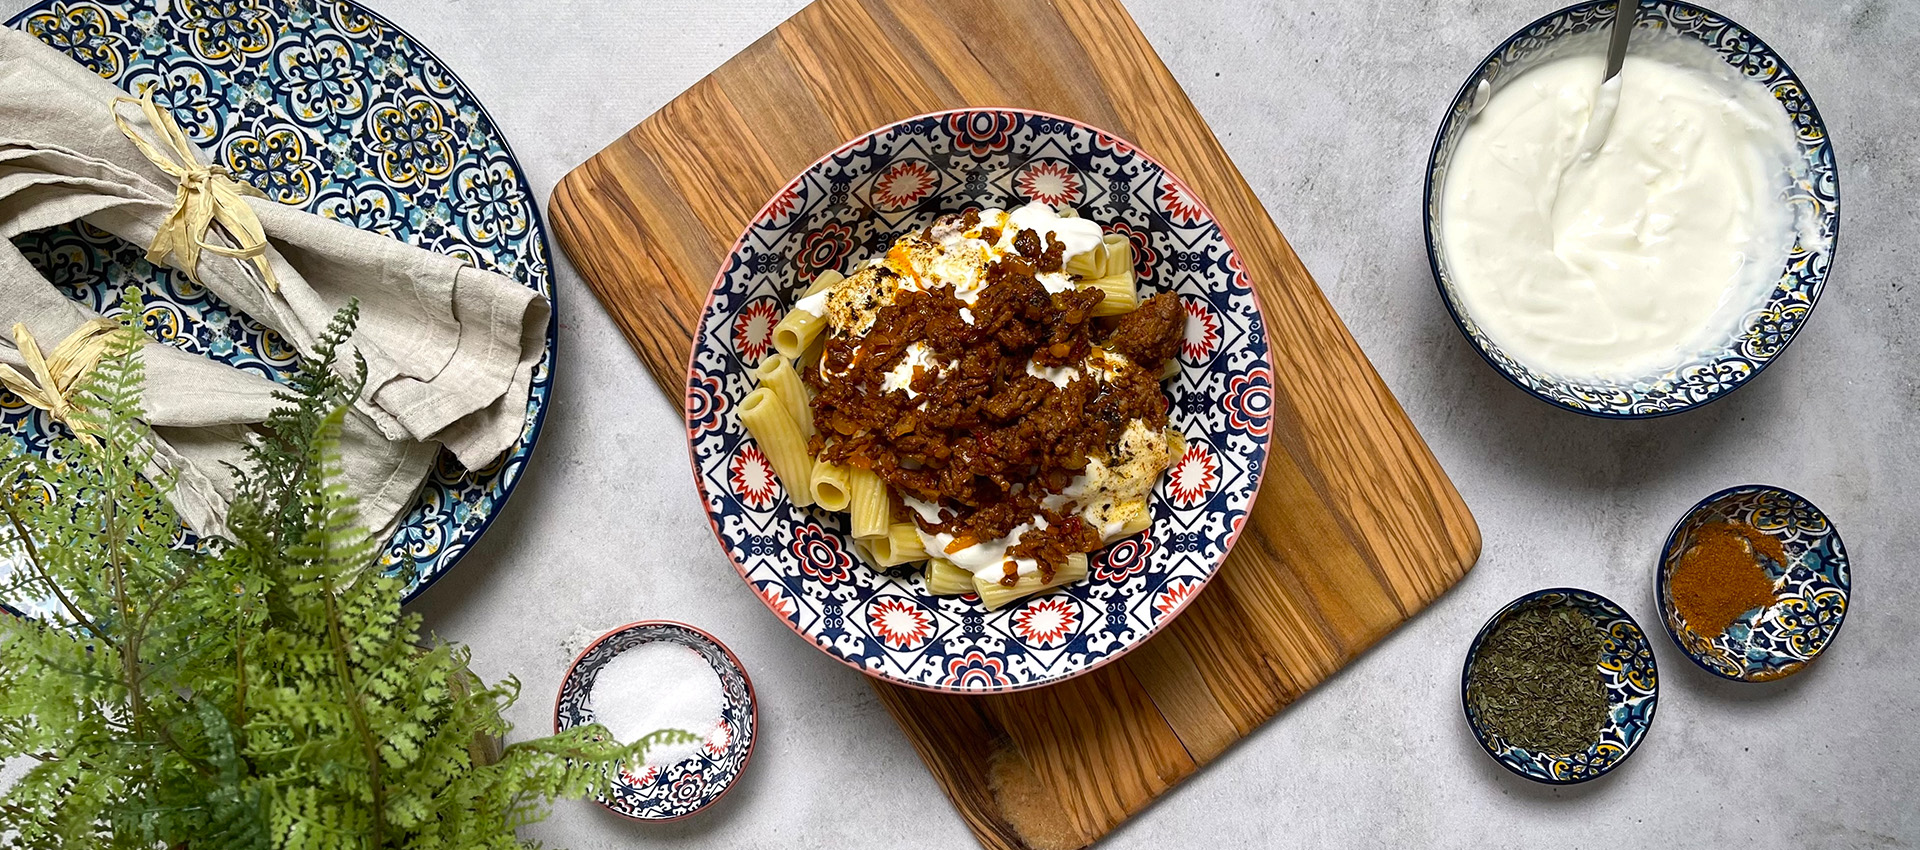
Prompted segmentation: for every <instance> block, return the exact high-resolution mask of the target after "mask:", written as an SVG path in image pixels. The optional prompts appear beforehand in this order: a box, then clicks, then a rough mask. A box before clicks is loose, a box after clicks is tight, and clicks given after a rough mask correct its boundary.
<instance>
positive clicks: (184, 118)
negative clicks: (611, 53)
mask: <svg viewBox="0 0 1920 850" xmlns="http://www.w3.org/2000/svg"><path fill="white" fill-rule="evenodd" d="M9 25H11V26H14V27H17V28H19V29H22V30H25V31H26V32H29V33H32V34H33V35H34V36H35V37H37V38H39V39H40V40H42V41H45V42H46V43H48V44H51V45H53V46H55V47H58V48H60V49H61V50H64V51H66V53H67V54H68V55H69V56H72V57H74V58H75V59H76V60H78V61H79V62H81V63H82V64H84V65H86V66H87V67H89V68H92V69H93V70H95V71H97V72H99V73H100V75H101V76H102V77H104V78H106V79H107V80H109V81H111V82H113V83H114V84H116V85H119V86H120V87H122V88H125V89H128V90H138V89H144V88H152V89H153V90H154V92H155V99H156V100H157V101H159V102H160V103H161V104H162V105H164V106H167V107H170V108H171V109H172V111H173V115H174V118H175V119H176V120H178V121H179V122H180V127H181V128H182V130H184V131H185V132H186V134H187V137H188V138H190V139H192V140H193V141H194V142H195V143H196V144H198V145H199V146H200V147H201V148H202V149H203V150H205V151H206V152H207V153H208V155H209V156H210V157H211V158H212V160H213V162H215V163H216V164H220V165H224V166H226V167H227V168H229V169H231V170H232V171H233V172H234V173H235V175H237V176H238V177H239V178H241V179H243V180H246V181H247V182H250V183H252V184H253V185H255V186H257V187H259V188H260V189H261V190H262V191H264V192H266V193H267V194H268V195H269V196H270V197H272V198H274V199H276V200H278V201H280V202H281V203H286V204H292V205H296V206H300V207H303V208H305V209H306V210H308V211H310V212H314V213H318V214H320V215H324V216H327V217H329V218H333V219H337V220H340V221H344V222H347V223H349V224H352V225H353V226H355V227H358V228H360V229H363V230H370V231H373V232H376V233H383V234H386V235H389V236H392V237H394V238H396V239H400V240H403V241H406V242H410V243H412V244H414V245H418V246H420V247H422V248H426V249H429V250H433V251H438V252H440V253H443V254H449V255H452V256H456V257H460V258H463V259H466V260H469V261H471V262H473V263H475V264H476V265H478V266H480V267H482V268H486V269H491V270H493V271H496V272H499V273H500V274H503V275H506V276H508V277H511V278H513V279H515V280H517V281H520V282H521V283H524V284H526V285H527V286H529V287H532V288H534V289H537V290H539V291H540V292H541V293H542V294H544V295H546V296H547V298H548V299H549V300H551V299H552V298H553V278H552V272H551V270H550V268H549V266H548V261H547V244H546V234H545V230H544V227H543V225H542V224H541V221H540V214H539V211H538V209H537V208H536V206H535V203H534V196H533V192H532V190H531V189H530V188H529V187H528V186H527V182H526V179H525V178H524V177H523V176H522V175H521V172H520V167H519V165H518V164H517V163H516V162H515V160H514V157H513V152H512V151H510V150H508V149H507V144H506V141H505V140H504V139H502V138H501V137H500V134H499V132H498V131H497V130H496V129H495V128H494V125H493V121H492V119H490V118H489V117H488V116H487V114H486V111H485V110H484V109H483V108H481V106H480V103H479V101H477V100H475V99H474V98H473V95H472V94H471V93H469V92H468V91H467V89H466V87H465V86H464V85H462V84H461V83H460V80H459V79H457V78H456V77H454V75H453V74H452V73H451V72H450V71H448V70H447V69H446V68H445V66H443V65H441V63H440V60H439V59H437V58H435V57H434V55H433V54H432V53H429V52H428V51H427V50H426V48H424V47H421V46H420V45H419V44H417V43H415V42H414V40H413V39H412V38H411V37H410V36H408V35H407V34H406V33H404V32H402V31H401V30H400V29H399V28H398V27H395V26H394V25H393V24H391V23H388V22H387V21H386V20H385V19H383V18H381V17H379V16H378V15H375V14H374V13H372V12H370V11H367V10H366V9H364V8H362V7H361V6H360V5H358V4H356V3H354V2H351V0H171V1H170V2H169V0H43V2H40V3H37V4H35V5H33V6H32V7H29V8H28V9H27V10H26V11H24V12H21V13H20V14H19V15H17V16H15V17H14V19H13V20H12V21H10V22H9ZM16 244H18V245H19V246H20V248H21V249H22V250H23V251H24V252H25V253H26V255H27V258H28V259H29V260H30V261H32V262H33V264H34V265H35V266H36V267H37V268H39V269H40V270H41V272H42V273H44V274H46V275H47V277H48V278H49V279H50V280H52V281H53V282H54V283H55V284H57V285H58V286H60V287H61V288H62V289H63V290H65V291H66V292H67V293H68V294H69V295H70V296H72V297H73V298H75V299H77V300H79V301H82V302H84V303H86V304H87V305H88V306H89V307H92V308H93V309H94V310H97V311H99V312H101V313H105V314H108V315H114V314H117V313H118V312H119V310H118V305H119V296H118V292H119V291H120V289H121V288H122V287H125V286H128V285H134V286H139V287H141V288H142V289H143V290H144V291H145V294H146V315H145V316H144V317H142V323H143V324H144V325H145V327H146V331H147V333H148V334H149V335H150V336H152V337H154V338H155V339H158V340H160V341H161V342H164V343H166V344H168V345H172V346H175V347H177V348H180V349H183V350H186V351H191V352H193V353H196V354H201V355H204V356H207V357H210V358H213V359H215V360H218V361H220V362H223V363H226V364H229V365H231V366H234V367H236V368H241V369H248V370H251V371H254V372H258V373H259V374H261V375H265V376H267V377H269V378H273V379H275V380H283V379H284V378H285V376H286V375H287V374H289V373H290V372H291V370H292V369H293V367H294V361H295V352H294V350H293V349H292V348H291V347H290V346H288V345H287V344H286V342H285V340H283V339H281V338H280V337H279V335H277V334H275V333H274V332H272V331H270V330H267V329H266V328H265V327H263V326H262V325H261V324H260V323H258V322H256V321H254V320H253V319H252V318H250V317H248V316H246V315H244V314H241V313H237V312H235V311H234V310H233V309H231V308H229V307H228V306H227V305H225V304H223V303H221V301H220V300H219V299H218V298H217V297H215V296H214V295H213V294H212V293H210V292H207V291H206V290H205V289H202V288H201V287H199V286H197V285H195V284H194V283H193V282H192V281H190V280H188V279H187V277H186V275H184V274H179V273H177V272H175V271H174V270H172V269H170V268H165V267H160V268H156V267H154V266H153V265H152V264H150V263H148V262H147V261H146V259H145V258H144V257H143V252H142V251H141V249H140V248H137V247H135V246H133V245H129V244H126V243H124V242H121V241H119V240H118V239H115V238H114V237H112V236H109V235H107V234H105V233H103V232H100V231H98V230H95V229H93V228H90V227H87V226H85V225H73V226H62V227H55V228H52V229H49V230H42V231H38V232H34V233H29V234H25V235H23V236H21V237H20V238H19V239H17V240H16ZM554 329H555V325H553V324H551V323H549V325H548V328H547V354H546V356H545V357H544V358H542V359H541V361H540V363H539V365H538V366H537V367H535V371H534V375H533V393H532V397H531V398H529V399H528V401H527V419H526V425H525V427H524V429H523V430H522V431H521V434H520V440H519V442H518V443H516V444H515V445H514V446H513V448H511V449H509V450H508V451H507V453H506V455H505V456H503V457H502V458H501V459H500V460H499V461H497V462H495V463H494V464H493V465H491V466H488V467H487V468H485V469H477V470H469V469H466V468H464V467H462V466H461V465H460V464H459V463H458V462H457V461H455V460H454V458H453V455H452V454H451V453H449V452H445V451H442V452H441V453H440V458H439V461H438V462H437V463H436V464H435V466H434V469H433V471H432V472H431V473H430V474H429V476H428V478H427V482H426V486H425V487H423V488H422V489H421V491H420V495H419V496H418V497H417V498H416V499H415V501H414V504H413V506H412V507H411V508H409V509H408V511H407V513H406V514H405V516H404V517H403V518H402V520H401V522H400V525H399V528H398V530H397V531H395V533H394V536H393V538H392V539H391V540H390V541H388V543H387V547H386V549H385V551H384V552H383V553H382V554H381V563H382V564H383V565H385V566H386V567H387V568H388V569H390V570H399V569H402V568H404V566H405V565H406V564H407V563H408V562H409V561H411V562H412V564H413V568H414V571H415V574H414V576H413V578H412V581H411V583H410V584H409V585H408V587H407V592H406V598H408V599H411V598H413V597H414V596H415V595H417V594H419V592H420V591H421V590H423V589H424V588H425V587H426V586H427V585H429V584H432V583H433V582H434V580H436V579H438V578H439V577H440V576H442V575H445V574H446V572H447V571H448V570H449V569H451V568H452V567H453V565H454V563H455V562H457V561H459V559H460V557H461V556H462V555H463V554H465V553H466V551H467V549H468V548H469V547H471V546H472V545H473V542H474V541H475V540H476V539H478V538H479V536H480V534H481V532H483V531H485V530H486V527H487V525H488V524H489V523H490V522H491V521H492V520H493V516H494V514H495V512H497V511H498V510H499V508H500V506H501V505H502V504H503V503H504V502H505V501H506V498H507V494H508V493H510V492H511V491H512V490H513V485H514V484H515V483H516V482H517V481H518V480H519V479H520V473H521V470H522V468H524V467H525V465H526V462H527V458H528V456H529V455H531V454H532V452H533V443H534V439H535V438H536V437H537V436H538V434H539V431H540V421H541V417H542V414H543V413H544V411H545V410H546V406H547V397H548V394H549V393H551V392H552V389H553V372H552V368H553V341H554ZM48 427H49V426H48V420H47V418H46V416H45V415H44V414H43V413H41V412H40V411H37V410H34V409H32V408H29V407H28V406H27V405H26V404H25V403H23V402H21V401H20V400H19V399H18V398H16V397H14V396H13V395H12V394H10V393H7V392H5V391H3V390H0V434H5V435H7V436H10V437H12V438H13V439H14V440H16V441H19V442H21V443H23V444H24V445H26V446H27V448H28V449H29V450H30V451H35V452H41V453H44V452H45V451H46V450H47V444H48V440H49V437H50V435H49V433H48ZM9 601H13V602H16V603H17V604H19V605H20V607H22V608H23V609H25V610H26V611H27V612H28V613H31V612H32V611H33V610H35V608H36V604H35V602H34V601H33V600H9Z"/></svg>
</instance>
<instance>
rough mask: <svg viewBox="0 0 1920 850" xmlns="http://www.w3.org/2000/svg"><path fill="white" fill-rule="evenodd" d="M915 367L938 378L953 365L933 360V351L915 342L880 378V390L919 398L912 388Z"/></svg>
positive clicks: (923, 344) (918, 394) (921, 343)
mask: <svg viewBox="0 0 1920 850" xmlns="http://www.w3.org/2000/svg"><path fill="white" fill-rule="evenodd" d="M915 366H924V367H926V369H927V371H929V372H932V373H933V374H934V375H935V376H939V375H943V374H946V371H947V370H948V369H951V368H953V366H954V364H952V363H941V362H940V361H938V360H935V359H933V349H931V348H928V347H927V344H926V343H924V342H916V343H914V344H912V345H909V346H907V351H906V355H905V356H903V357H901V358H900V362H899V363H896V364H894V367H893V368H892V369H889V370H887V374H885V375H882V376H881V377H880V389H881V390H882V391H885V392H893V391H894V390H903V391H905V392H906V394H907V398H910V399H911V398H919V397H920V393H919V392H917V391H915V390H914V388H913V367H915Z"/></svg>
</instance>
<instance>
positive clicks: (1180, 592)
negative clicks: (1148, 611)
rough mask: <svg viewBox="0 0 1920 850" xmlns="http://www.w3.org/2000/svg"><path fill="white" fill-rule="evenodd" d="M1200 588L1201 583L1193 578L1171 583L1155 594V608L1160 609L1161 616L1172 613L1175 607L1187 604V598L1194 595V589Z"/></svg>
mask: <svg viewBox="0 0 1920 850" xmlns="http://www.w3.org/2000/svg"><path fill="white" fill-rule="evenodd" d="M1199 589H1200V583H1199V582H1197V581H1193V580H1191V579H1183V580H1181V581H1177V582H1173V583H1170V584H1168V585H1167V586H1166V588H1165V589H1163V590H1161V591H1160V592H1159V593H1157V594H1155V595H1154V597H1153V610H1155V611H1159V612H1160V614H1161V616H1166V615H1167V614H1171V613H1173V611H1174V609H1176V608H1179V607H1180V606H1181V605H1183V604H1186V601H1187V599H1188V598H1189V597H1191V596H1193V593H1194V591H1196V590H1199Z"/></svg>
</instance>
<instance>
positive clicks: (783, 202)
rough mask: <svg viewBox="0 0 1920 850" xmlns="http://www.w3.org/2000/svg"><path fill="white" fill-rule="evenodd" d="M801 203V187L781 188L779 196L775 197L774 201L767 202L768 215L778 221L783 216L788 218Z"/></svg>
mask: <svg viewBox="0 0 1920 850" xmlns="http://www.w3.org/2000/svg"><path fill="white" fill-rule="evenodd" d="M799 205H800V189H799V187H797V186H788V187H787V188H785V189H783V190H781V192H780V194H779V196H778V197H775V198H774V199H773V200H772V201H769V202H768V203H767V217H768V218H770V219H773V220H775V221H778V220H780V219H782V218H786V217H787V216H788V215H789V214H791V213H792V212H793V210H794V208H795V207H797V206H799Z"/></svg>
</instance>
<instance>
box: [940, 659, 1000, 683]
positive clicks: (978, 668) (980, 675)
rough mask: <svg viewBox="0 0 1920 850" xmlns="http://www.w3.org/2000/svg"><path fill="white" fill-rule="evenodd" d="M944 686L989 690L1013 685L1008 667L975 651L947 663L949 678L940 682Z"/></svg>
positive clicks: (998, 660)
mask: <svg viewBox="0 0 1920 850" xmlns="http://www.w3.org/2000/svg"><path fill="white" fill-rule="evenodd" d="M940 684H943V685H958V686H960V687H962V688H965V689H967V690H988V689H991V688H995V687H1004V686H1006V685H1009V684H1012V682H1011V681H1009V680H1008V679H1007V675H1006V665H1005V664H1003V663H1002V662H1001V661H1000V659H998V658H988V657H987V656H986V654H985V653H983V652H980V651H979V650H974V651H972V652H969V653H967V654H966V656H965V657H962V658H953V659H949V660H948V661H947V677H946V678H945V679H942V680H941V681H940Z"/></svg>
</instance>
